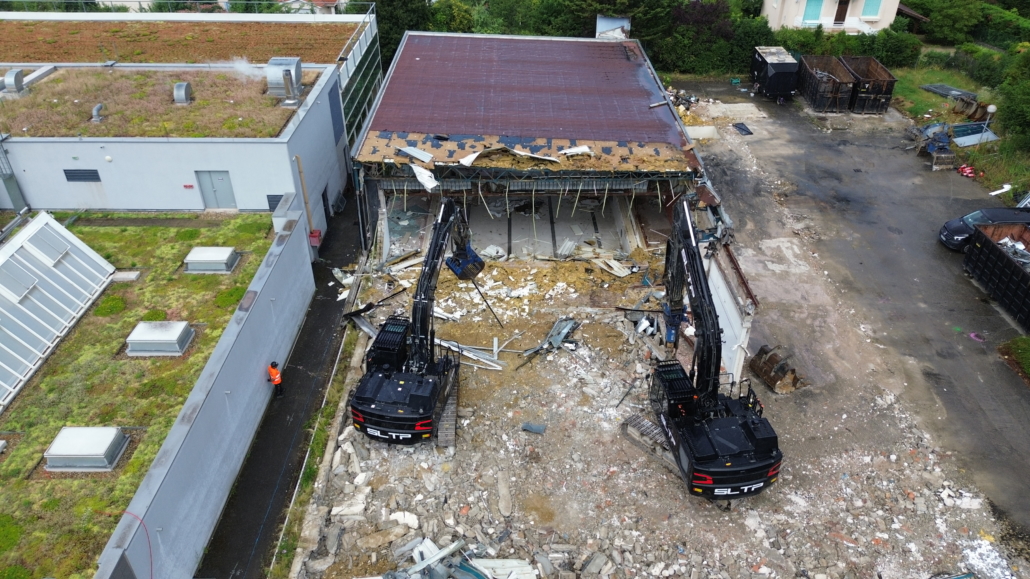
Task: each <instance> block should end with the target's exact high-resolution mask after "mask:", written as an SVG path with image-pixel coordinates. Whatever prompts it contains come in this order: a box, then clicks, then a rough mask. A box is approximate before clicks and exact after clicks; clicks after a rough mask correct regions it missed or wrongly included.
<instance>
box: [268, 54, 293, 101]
mask: <svg viewBox="0 0 1030 579" xmlns="http://www.w3.org/2000/svg"><path fill="white" fill-rule="evenodd" d="M265 78H266V79H267V80H268V94H269V95H271V96H274V97H279V98H284V99H290V100H297V99H299V98H300V78H301V67H300V58H298V57H295V56H291V57H282V56H277V57H275V58H271V59H269V60H268V65H266V66H265Z"/></svg>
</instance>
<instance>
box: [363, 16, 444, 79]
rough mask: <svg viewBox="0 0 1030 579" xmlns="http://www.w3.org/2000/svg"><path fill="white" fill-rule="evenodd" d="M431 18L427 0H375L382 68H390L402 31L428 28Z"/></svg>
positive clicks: (402, 35) (402, 34)
mask: <svg viewBox="0 0 1030 579" xmlns="http://www.w3.org/2000/svg"><path fill="white" fill-rule="evenodd" d="M362 8H363V7H362ZM432 18H433V11H432V8H431V6H430V2H429V0H376V24H378V25H379V49H380V51H381V52H382V62H383V69H384V70H388V69H389V68H390V63H391V62H392V61H393V55H394V53H395V52H397V47H398V46H400V43H401V38H403V37H404V33H405V32H406V31H408V30H428V29H429V25H430V22H431V21H432Z"/></svg>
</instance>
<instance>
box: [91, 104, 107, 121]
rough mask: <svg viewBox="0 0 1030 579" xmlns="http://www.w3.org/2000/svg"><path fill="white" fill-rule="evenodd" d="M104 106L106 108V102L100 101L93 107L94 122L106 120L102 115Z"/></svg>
mask: <svg viewBox="0 0 1030 579" xmlns="http://www.w3.org/2000/svg"><path fill="white" fill-rule="evenodd" d="M102 108H104V103H100V104H98V105H97V106H95V107H93V118H92V119H90V120H91V121H93V122H94V123H99V122H100V121H102V120H104V117H102V116H100V109H102Z"/></svg>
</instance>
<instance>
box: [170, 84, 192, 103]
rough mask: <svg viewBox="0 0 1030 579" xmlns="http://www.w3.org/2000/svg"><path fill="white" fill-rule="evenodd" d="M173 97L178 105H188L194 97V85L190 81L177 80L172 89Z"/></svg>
mask: <svg viewBox="0 0 1030 579" xmlns="http://www.w3.org/2000/svg"><path fill="white" fill-rule="evenodd" d="M172 98H173V99H175V104H177V105H188V104H190V99H191V98H193V87H192V86H190V83H188V82H177V83H175V88H174V89H172Z"/></svg>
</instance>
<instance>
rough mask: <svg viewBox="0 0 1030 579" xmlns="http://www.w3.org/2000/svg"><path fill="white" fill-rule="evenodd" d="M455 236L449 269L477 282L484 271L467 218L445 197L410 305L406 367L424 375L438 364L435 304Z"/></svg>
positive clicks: (464, 278)
mask: <svg viewBox="0 0 1030 579" xmlns="http://www.w3.org/2000/svg"><path fill="white" fill-rule="evenodd" d="M452 234H453V236H454V252H453V255H452V256H451V257H449V258H447V259H446V262H447V267H448V268H450V269H451V271H453V272H454V275H456V276H458V279H462V280H471V279H474V278H475V277H476V276H477V275H479V272H481V271H483V267H484V265H485V264H484V263H483V260H482V259H481V258H480V257H479V256H478V255H476V252H475V251H474V250H473V249H472V243H471V240H470V235H469V230H468V225H467V224H466V223H465V218H464V215H462V214H461V212H460V211H458V210H457V208H456V207H455V205H454V201H453V200H451V199H448V198H447V197H443V198H442V199H441V200H440V213H439V215H437V217H436V223H434V224H433V233H432V237H431V238H430V240H429V249H428V250H427V251H426V258H425V260H423V262H422V275H421V276H419V278H418V285H417V286H416V288H415V295H414V297H413V298H412V306H411V338H410V347H409V348H408V360H407V362H406V363H405V365H404V369H405V371H407V372H411V373H413V374H423V373H425V371H426V369H427V368H428V367H429V366H430V365H432V364H433V363H435V362H436V360H435V356H434V353H433V352H434V350H433V341H434V338H435V334H434V330H433V304H434V303H435V302H436V286H437V283H438V281H439V279H440V266H441V265H442V264H443V263H444V257H445V255H446V253H447V247H448V244H449V242H450V240H451V236H452Z"/></svg>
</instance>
